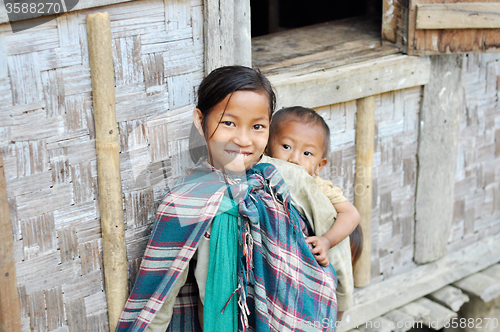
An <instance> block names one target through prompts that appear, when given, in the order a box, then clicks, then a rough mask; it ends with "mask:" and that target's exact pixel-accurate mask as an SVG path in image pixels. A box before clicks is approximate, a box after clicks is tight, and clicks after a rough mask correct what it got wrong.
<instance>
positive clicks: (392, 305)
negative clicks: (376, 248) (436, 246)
mask: <svg viewBox="0 0 500 332" xmlns="http://www.w3.org/2000/svg"><path fill="white" fill-rule="evenodd" d="M499 261H500V234H497V235H495V236H489V237H487V238H486V239H483V240H481V241H478V242H476V243H474V244H472V245H470V246H467V247H465V248H463V249H461V250H459V251H455V252H452V253H449V254H448V255H446V256H444V257H443V258H441V259H439V260H437V261H435V262H433V263H429V264H425V265H420V266H417V267H415V268H413V269H411V270H410V271H408V272H406V273H403V274H400V275H397V276H394V277H392V278H389V279H386V280H384V281H382V282H379V283H377V284H374V285H370V286H368V287H365V288H363V289H359V290H358V291H357V292H355V293H354V307H352V308H351V309H349V310H347V311H346V312H345V313H344V318H343V319H342V323H341V325H340V326H339V328H338V329H337V331H338V332H343V331H348V330H350V329H352V328H355V327H356V326H359V325H361V324H363V323H364V322H366V321H368V320H370V319H374V318H376V317H379V316H381V315H383V314H385V313H387V312H389V311H391V310H394V309H397V308H399V307H401V306H404V305H405V304H407V303H410V302H412V301H414V300H416V299H418V298H421V297H422V296H425V295H427V294H429V293H432V292H434V291H437V290H438V289H440V288H442V287H444V286H446V285H449V284H450V283H453V282H455V281H457V280H460V279H463V278H465V277H467V276H469V275H471V274H474V273H477V272H479V271H481V270H483V269H485V268H487V267H488V266H490V265H493V264H495V263H497V262H499ZM464 306H465V305H464Z"/></svg>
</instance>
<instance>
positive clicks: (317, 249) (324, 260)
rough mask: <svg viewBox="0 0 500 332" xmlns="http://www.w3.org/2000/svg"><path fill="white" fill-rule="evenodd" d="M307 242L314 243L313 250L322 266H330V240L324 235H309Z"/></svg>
mask: <svg viewBox="0 0 500 332" xmlns="http://www.w3.org/2000/svg"><path fill="white" fill-rule="evenodd" d="M306 242H307V243H310V244H312V246H313V248H312V249H311V252H312V253H313V255H314V257H316V260H317V261H318V263H319V264H320V265H321V266H328V264H330V261H329V260H328V250H329V249H330V241H329V240H328V239H327V238H326V237H323V236H319V237H318V236H309V237H307V238H306Z"/></svg>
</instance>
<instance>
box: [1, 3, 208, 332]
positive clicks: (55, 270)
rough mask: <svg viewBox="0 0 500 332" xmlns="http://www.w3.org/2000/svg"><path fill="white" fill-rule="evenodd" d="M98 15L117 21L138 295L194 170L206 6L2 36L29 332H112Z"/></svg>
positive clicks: (7, 145)
mask: <svg viewBox="0 0 500 332" xmlns="http://www.w3.org/2000/svg"><path fill="white" fill-rule="evenodd" d="M97 11H108V12H109V14H110V16H111V32H112V46H113V57H114V65H115V68H114V69H115V80H116V111H117V122H118V128H119V140H120V162H121V178H122V181H123V193H124V214H125V222H126V237H127V249H128V259H129V265H130V283H131V284H133V282H134V280H135V273H136V272H135V271H136V269H137V266H138V265H139V264H140V257H141V256H142V254H143V252H144V248H145V245H146V241H147V236H148V235H149V233H150V227H151V222H152V216H153V215H154V212H155V208H156V206H157V204H158V202H159V200H160V199H161V198H162V197H163V195H164V193H165V190H166V188H167V185H168V184H169V183H171V181H173V180H174V179H175V178H176V177H178V176H180V175H181V174H183V167H185V166H186V165H188V164H189V160H188V159H187V158H186V157H187V156H186V155H181V154H180V151H185V150H186V146H187V137H188V134H189V125H188V124H190V123H191V111H192V109H193V103H194V91H195V88H196V87H197V86H198V85H199V83H200V81H201V79H202V78H203V75H204V68H203V54H204V47H203V3H202V1H201V0H193V1H191V0H177V1H165V2H164V1H163V0H148V1H134V2H130V3H123V4H117V5H113V6H106V7H102V8H94V9H88V10H82V11H78V12H72V13H69V14H66V15H63V16H60V17H58V18H57V19H56V20H53V21H50V22H48V23H45V24H43V25H40V26H37V27H34V28H31V29H28V30H25V31H23V32H19V33H16V34H13V33H12V32H11V31H10V27H9V25H8V24H2V25H0V153H1V154H2V155H3V157H4V160H5V172H6V177H7V190H8V201H9V207H10V213H11V219H12V228H13V238H14V251H15V260H16V269H17V277H18V285H19V292H20V296H21V305H22V308H21V310H22V323H23V330H26V331H28V330H32V331H60V332H62V331H68V329H69V330H71V331H107V324H108V323H107V312H106V297H105V293H104V291H103V275H102V247H101V234H100V220H99V204H98V202H97V198H98V192H97V181H96V176H97V174H96V152H95V141H94V138H95V133H94V124H93V123H94V122H93V121H94V120H93V110H92V96H91V82H90V69H89V64H88V51H87V35H86V25H85V18H86V16H87V15H88V14H89V13H93V12H97Z"/></svg>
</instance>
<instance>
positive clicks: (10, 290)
mask: <svg viewBox="0 0 500 332" xmlns="http://www.w3.org/2000/svg"><path fill="white" fill-rule="evenodd" d="M13 248H14V247H13V236H12V224H11V218H10V210H9V202H8V199H7V188H6V181H5V172H4V163H3V156H2V155H1V154H0V261H1V262H2V263H1V264H0V329H1V330H5V331H12V332H20V331H21V330H22V326H21V304H20V300H19V294H18V292H17V278H16V267H15V263H14V262H15V260H14V249H13Z"/></svg>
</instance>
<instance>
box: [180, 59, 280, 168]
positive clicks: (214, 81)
mask: <svg viewBox="0 0 500 332" xmlns="http://www.w3.org/2000/svg"><path fill="white" fill-rule="evenodd" d="M236 91H262V92H264V93H265V94H266V95H267V97H268V99H269V119H271V117H272V115H273V112H274V109H275V108H276V95H275V93H274V90H273V87H272V86H271V82H269V80H268V79H267V78H266V77H265V76H264V75H262V73H261V72H260V71H258V70H254V69H252V68H248V67H243V66H226V67H220V68H217V69H215V70H213V71H212V72H211V73H210V74H209V75H208V76H207V77H205V78H204V79H203V81H202V82H201V84H200V87H199V88H198V104H197V105H196V107H197V108H198V109H200V110H201V113H202V115H203V123H202V127H203V132H204V133H205V136H207V134H208V133H207V132H206V126H207V121H206V119H207V116H208V115H209V114H210V112H212V110H213V109H214V107H215V106H216V105H217V104H219V103H220V102H221V101H223V100H224V99H225V98H226V97H227V96H228V95H231V94H233V93H234V92H236ZM228 102H229V101H228ZM226 106H227V105H226ZM207 138H208V137H207ZM189 154H190V155H191V160H193V162H194V163H196V162H198V160H200V158H201V157H205V156H208V149H207V146H206V138H205V137H203V136H201V135H200V134H199V132H198V130H197V129H196V127H195V126H194V124H193V125H192V126H191V133H190V135H189Z"/></svg>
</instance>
